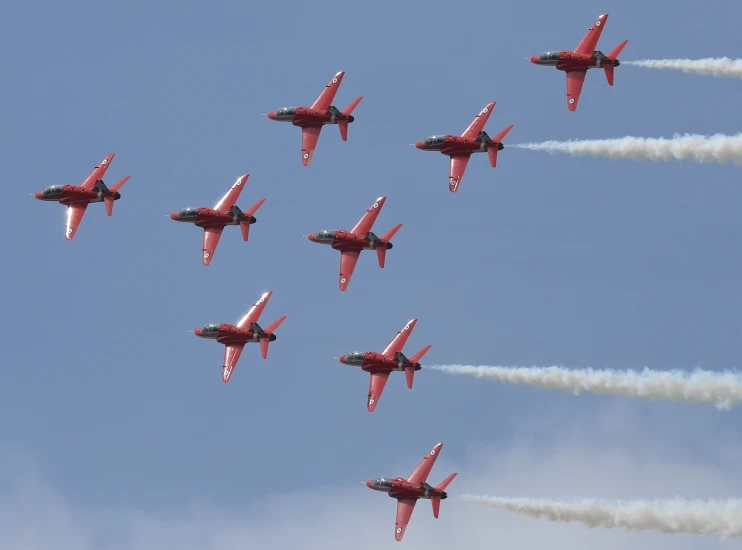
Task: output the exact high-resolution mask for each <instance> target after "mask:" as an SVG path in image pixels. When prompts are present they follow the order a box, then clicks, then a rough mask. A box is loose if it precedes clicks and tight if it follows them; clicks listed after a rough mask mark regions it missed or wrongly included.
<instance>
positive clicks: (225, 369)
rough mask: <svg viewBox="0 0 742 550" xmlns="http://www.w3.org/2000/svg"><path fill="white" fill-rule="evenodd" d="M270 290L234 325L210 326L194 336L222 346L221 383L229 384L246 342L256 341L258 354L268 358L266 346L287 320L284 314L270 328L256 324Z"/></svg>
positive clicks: (206, 326) (194, 332) (266, 302)
mask: <svg viewBox="0 0 742 550" xmlns="http://www.w3.org/2000/svg"><path fill="white" fill-rule="evenodd" d="M272 294H273V291H272V290H269V291H268V292H264V293H263V295H262V296H261V297H260V299H259V300H258V301H257V302H255V304H254V305H253V306H252V307H251V308H250V310H249V311H248V312H247V313H246V314H245V315H244V316H243V317H242V319H240V320H239V322H238V323H237V324H236V325H230V324H229V323H222V324H219V325H217V324H209V325H204V326H203V327H202V328H197V329H196V330H194V331H193V334H195V335H196V336H199V337H201V338H209V339H212V340H216V341H217V342H219V343H220V344H224V364H223V365H222V382H229V380H230V378H231V377H232V373H233V372H234V368H235V366H237V361H238V360H239V358H240V354H241V353H242V349H243V348H244V347H245V344H247V343H248V342H259V343H260V353H261V355H262V356H263V359H267V358H268V345H269V344H270V343H271V342H273V341H274V340H275V339H276V335H275V334H274V333H275V332H276V329H277V328H278V327H279V325H280V324H281V323H283V322H284V320H285V319H286V315H284V316H283V317H281V318H280V319H278V320H277V321H275V322H274V323H273V324H272V325H270V326H269V327H267V328H266V329H263V328H261V327H260V325H258V319H259V318H260V314H261V313H263V310H264V309H265V306H266V305H267V304H268V300H270V297H271V295H272Z"/></svg>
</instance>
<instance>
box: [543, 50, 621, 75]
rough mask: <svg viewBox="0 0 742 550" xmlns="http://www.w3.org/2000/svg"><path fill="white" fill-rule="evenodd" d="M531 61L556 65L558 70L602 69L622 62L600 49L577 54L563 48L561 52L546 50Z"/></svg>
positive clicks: (616, 65) (551, 65)
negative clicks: (588, 53) (590, 53)
mask: <svg viewBox="0 0 742 550" xmlns="http://www.w3.org/2000/svg"><path fill="white" fill-rule="evenodd" d="M530 61H531V63H534V64H535V65H546V66H550V67H556V68H557V70H560V71H571V70H575V69H601V68H603V67H606V66H613V67H618V66H619V65H620V64H621V62H620V61H619V60H618V59H609V58H608V57H607V56H606V55H605V54H604V53H603V52H601V51H600V50H596V51H594V52H593V53H592V55H587V54H576V53H574V52H572V51H569V50H562V51H561V52H546V53H542V54H540V55H534V56H532V57H531V58H530Z"/></svg>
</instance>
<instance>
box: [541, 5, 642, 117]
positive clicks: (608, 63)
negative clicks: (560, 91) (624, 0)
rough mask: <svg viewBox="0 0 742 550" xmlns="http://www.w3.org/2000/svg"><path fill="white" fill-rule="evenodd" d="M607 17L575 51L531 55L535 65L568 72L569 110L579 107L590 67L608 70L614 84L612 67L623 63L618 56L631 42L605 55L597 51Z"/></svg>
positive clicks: (600, 21) (609, 81) (607, 74)
mask: <svg viewBox="0 0 742 550" xmlns="http://www.w3.org/2000/svg"><path fill="white" fill-rule="evenodd" d="M607 20H608V14H607V13H606V14H604V15H601V16H600V17H598V20H597V21H595V24H594V25H593V26H592V27H590V30H588V31H587V34H586V35H585V38H583V39H582V41H581V42H580V43H579V44H577V47H576V48H575V51H573V52H571V51H569V50H562V51H561V52H546V53H542V54H541V55H534V56H532V57H531V58H530V60H531V63H535V64H536V65H551V66H553V67H556V68H557V69H558V70H560V71H565V72H566V73H567V108H568V109H569V110H570V111H574V110H576V109H577V102H578V101H579V100H580V92H582V84H583V83H584V82H585V75H586V74H587V70H588V69H599V68H601V67H602V68H603V70H605V77H606V79H607V80H608V84H609V85H610V86H613V69H614V68H615V67H618V66H619V65H620V62H619V61H618V55H619V54H620V53H621V50H623V49H624V46H626V44H628V42H629V41H628V40H624V41H623V42H621V43H620V44H619V45H618V46H616V47H615V48H614V49H613V51H612V52H611V53H609V54H608V55H605V54H604V53H603V52H601V51H600V50H595V46H597V45H598V39H599V38H600V33H602V32H603V27H605V22H606V21H607Z"/></svg>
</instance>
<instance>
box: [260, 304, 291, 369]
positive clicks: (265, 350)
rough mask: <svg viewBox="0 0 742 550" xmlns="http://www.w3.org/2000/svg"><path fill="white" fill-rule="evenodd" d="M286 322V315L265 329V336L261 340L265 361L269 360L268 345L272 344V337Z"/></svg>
mask: <svg viewBox="0 0 742 550" xmlns="http://www.w3.org/2000/svg"><path fill="white" fill-rule="evenodd" d="M285 320H286V315H284V316H283V317H281V318H280V319H277V320H276V321H275V322H274V323H273V324H272V325H270V326H268V327H267V328H266V329H265V331H264V332H265V335H263V336H262V337H261V338H260V355H262V356H263V359H268V345H269V344H270V343H271V336H272V335H273V333H274V332H276V329H277V328H278V327H279V326H281V323H283V322H284V321H285Z"/></svg>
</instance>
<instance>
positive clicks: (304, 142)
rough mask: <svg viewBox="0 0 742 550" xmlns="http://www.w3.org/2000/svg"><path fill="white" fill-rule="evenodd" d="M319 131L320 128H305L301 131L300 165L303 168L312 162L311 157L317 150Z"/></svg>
mask: <svg viewBox="0 0 742 550" xmlns="http://www.w3.org/2000/svg"><path fill="white" fill-rule="evenodd" d="M321 131H322V126H305V127H303V128H302V129H301V163H302V164H303V165H304V166H309V163H310V162H312V155H314V150H315V149H316V148H317V141H319V133H320V132H321Z"/></svg>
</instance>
